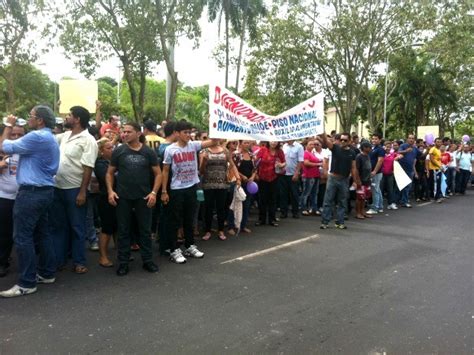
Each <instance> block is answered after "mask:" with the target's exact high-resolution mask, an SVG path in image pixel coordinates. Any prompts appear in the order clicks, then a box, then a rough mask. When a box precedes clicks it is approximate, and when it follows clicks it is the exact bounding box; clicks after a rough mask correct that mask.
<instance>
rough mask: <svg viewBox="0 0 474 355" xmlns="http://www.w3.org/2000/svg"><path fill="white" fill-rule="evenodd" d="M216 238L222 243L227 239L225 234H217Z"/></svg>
mask: <svg viewBox="0 0 474 355" xmlns="http://www.w3.org/2000/svg"><path fill="white" fill-rule="evenodd" d="M217 238H219V239H220V240H222V241H224V240H226V239H227V237H226V236H225V234H219V235H218V236H217Z"/></svg>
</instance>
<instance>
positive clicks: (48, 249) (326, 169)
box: [0, 105, 474, 297]
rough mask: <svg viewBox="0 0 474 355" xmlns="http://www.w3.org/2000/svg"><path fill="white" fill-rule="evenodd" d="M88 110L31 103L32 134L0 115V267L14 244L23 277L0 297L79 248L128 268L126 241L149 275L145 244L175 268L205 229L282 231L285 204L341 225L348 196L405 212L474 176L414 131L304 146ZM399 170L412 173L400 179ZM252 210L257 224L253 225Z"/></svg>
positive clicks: (60, 265)
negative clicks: (63, 110)
mask: <svg viewBox="0 0 474 355" xmlns="http://www.w3.org/2000/svg"><path fill="white" fill-rule="evenodd" d="M98 108H100V106H98ZM97 111H98V114H97V115H96V120H95V126H90V125H89V122H90V118H91V117H90V113H89V112H88V111H87V110H86V109H85V108H83V107H80V106H75V107H72V108H71V109H70V112H69V114H68V115H67V116H66V118H65V119H64V122H62V123H60V124H58V122H57V121H56V118H55V116H54V113H53V112H52V110H51V109H50V108H49V107H47V106H43V105H39V106H36V107H34V108H33V109H32V110H31V112H30V115H29V119H28V130H26V127H25V126H20V125H19V124H18V121H17V119H16V117H14V116H9V117H8V118H7V120H6V122H5V125H4V127H3V132H2V134H1V138H0V156H1V158H0V226H1V227H0V277H2V276H5V275H6V274H7V272H8V270H9V266H10V263H11V260H12V255H11V254H12V249H13V246H14V247H15V255H16V263H17V269H18V274H19V275H18V282H17V283H16V284H15V285H14V286H13V287H12V288H10V289H8V290H6V291H2V292H0V296H2V297H16V296H21V295H27V294H31V293H34V292H36V291H37V284H52V283H54V282H55V281H56V273H57V271H59V270H64V269H65V268H67V267H68V266H69V265H70V264H71V260H72V270H73V272H75V273H77V274H85V273H87V272H88V268H87V260H86V259H87V253H86V250H87V247H89V248H90V249H91V250H97V251H98V253H99V257H98V263H99V265H100V266H102V267H104V268H111V267H114V266H115V270H116V274H117V275H118V276H125V275H127V274H128V273H129V271H130V270H129V263H130V262H131V261H132V260H133V259H134V257H133V255H132V253H131V251H133V250H136V251H139V253H140V255H141V259H142V265H143V269H144V270H145V271H147V272H150V273H155V272H157V271H158V266H157V265H156V263H155V262H154V259H156V258H154V257H153V243H155V242H156V243H158V244H159V253H160V255H162V256H166V257H168V258H169V259H170V260H171V261H172V262H174V263H177V264H183V263H185V262H186V261H187V258H198V259H199V258H202V257H203V256H204V252H203V251H202V248H201V246H202V245H203V243H204V242H206V241H208V240H209V239H211V238H212V237H213V235H214V236H216V237H217V238H218V239H219V240H221V241H225V240H227V238H229V237H232V236H235V235H237V234H251V233H253V231H252V229H253V227H260V226H265V225H267V226H271V227H278V226H279V224H280V223H282V222H283V220H284V219H286V218H289V217H290V213H291V217H292V218H294V219H300V218H311V216H320V218H321V225H320V228H321V229H327V228H329V227H330V222H331V221H332V220H335V225H334V226H335V228H337V229H347V225H346V223H345V221H346V220H347V219H348V218H349V216H351V215H352V205H353V204H354V205H355V213H354V214H353V215H354V217H355V218H357V219H367V218H372V217H374V216H375V215H377V214H380V213H383V212H384V209H385V208H387V209H389V210H397V209H398V208H400V207H404V208H411V207H412V205H413V204H412V202H410V201H416V202H420V201H428V200H430V199H433V200H434V201H436V202H437V203H441V202H443V200H444V199H447V198H450V197H451V196H453V195H454V194H459V195H463V194H465V192H466V188H467V186H468V184H469V182H470V183H471V184H472V183H473V181H472V174H473V165H474V159H473V150H472V147H471V145H470V143H469V142H457V143H456V142H454V141H451V140H450V139H448V138H443V139H439V138H437V139H436V140H435V141H434V142H433V144H430V145H428V144H426V142H425V141H424V140H423V139H415V136H414V135H408V137H406V139H404V140H393V141H392V140H390V141H389V140H383V139H382V137H381V136H380V135H378V134H373V135H372V137H370V138H371V141H370V142H369V141H368V140H365V139H362V140H360V141H359V137H358V136H357V135H356V134H349V133H341V134H337V133H336V132H332V133H331V135H329V136H327V135H326V134H320V135H315V136H314V137H308V138H306V139H304V140H303V141H301V142H297V141H287V142H263V141H260V142H256V141H251V140H221V139H208V134H207V133H206V132H200V131H198V130H196V129H195V128H193V127H192V125H191V124H190V123H189V122H187V121H185V120H180V121H170V122H165V121H163V122H162V124H161V126H157V125H156V124H155V123H154V122H152V121H146V122H145V123H144V125H143V127H142V126H140V125H139V124H137V123H134V122H127V123H125V124H123V125H122V124H121V121H120V117H118V116H116V115H112V116H111V117H110V118H109V120H108V122H107V123H105V124H102V123H101V117H100V110H97ZM398 167H400V168H401V169H402V170H403V173H404V174H405V175H406V177H408V179H409V183H408V184H405V185H406V186H403V188H401V189H399V188H398V186H399V185H398V184H397V181H396V180H397V179H396V178H395V177H394V176H395V175H396V174H397V168H398ZM385 199H386V201H387V203H385V202H384V201H385ZM354 200H355V203H353V202H352V201H354ZM252 208H255V209H258V220H257V221H256V222H255V223H254V225H252V226H251V225H250V223H249V213H250V211H251V209H252ZM277 212H279V215H277ZM214 221H216V222H217V225H216V226H215V227H214V226H213V223H214ZM198 239H199V240H201V241H202V243H201V246H199V247H198V245H197V240H198ZM111 241H114V245H115V248H116V254H117V255H116V257H115V256H114V257H112V256H111V253H112V251H111V249H110V243H111Z"/></svg>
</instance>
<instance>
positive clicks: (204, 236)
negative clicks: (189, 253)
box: [202, 233, 211, 240]
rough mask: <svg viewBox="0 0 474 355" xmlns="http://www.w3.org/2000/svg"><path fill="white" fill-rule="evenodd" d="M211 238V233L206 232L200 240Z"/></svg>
mask: <svg viewBox="0 0 474 355" xmlns="http://www.w3.org/2000/svg"><path fill="white" fill-rule="evenodd" d="M209 239H211V233H206V234H204V235H203V236H202V240H209Z"/></svg>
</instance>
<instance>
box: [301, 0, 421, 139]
mask: <svg viewBox="0 0 474 355" xmlns="http://www.w3.org/2000/svg"><path fill="white" fill-rule="evenodd" d="M328 6H329V9H330V11H332V12H333V13H334V15H333V16H332V17H331V18H330V20H329V21H328V23H323V22H322V21H321V19H320V18H319V17H318V6H317V2H316V1H314V2H313V7H312V8H308V7H306V8H304V7H303V8H301V9H300V12H301V13H303V14H304V15H305V16H306V18H307V19H308V20H309V24H308V25H307V26H305V32H306V38H307V43H308V48H309V49H310V52H309V54H310V55H311V56H313V57H314V60H313V61H312V64H313V67H312V68H313V69H314V70H316V71H317V72H318V74H319V75H320V77H321V78H322V84H323V87H324V89H325V93H326V95H327V96H328V97H329V100H330V101H331V102H332V103H333V105H334V106H335V107H336V111H337V114H338V116H339V119H340V122H341V125H342V127H343V129H344V130H346V131H348V130H349V129H350V127H351V125H352V124H353V123H354V120H355V112H356V110H357V107H358V105H359V102H360V100H361V97H362V94H363V90H364V85H365V83H366V82H367V80H370V79H371V78H373V76H374V75H375V66H376V65H377V64H379V63H381V62H383V61H384V59H385V56H386V54H387V52H388V51H390V50H391V48H394V47H398V46H400V45H401V44H404V43H406V41H407V40H408V41H410V40H411V39H412V38H414V36H415V34H416V31H417V30H418V26H417V24H416V17H415V15H416V16H419V15H420V13H419V12H418V11H419V7H418V6H417V5H416V4H413V3H411V2H410V3H408V2H406V3H404V2H393V1H389V0H368V1H367V0H353V1H341V0H330V1H328Z"/></svg>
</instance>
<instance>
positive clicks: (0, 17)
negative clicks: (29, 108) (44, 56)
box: [0, 0, 46, 113]
mask: <svg viewBox="0 0 474 355" xmlns="http://www.w3.org/2000/svg"><path fill="white" fill-rule="evenodd" d="M43 9H44V4H43V2H42V1H31V0H15V1H2V2H1V4H0V42H1V44H0V46H1V50H0V77H2V78H3V80H4V81H5V83H6V89H7V91H6V94H7V99H6V102H5V105H6V111H7V112H11V113H15V109H16V108H17V104H16V100H17V97H16V95H15V94H16V89H15V86H16V85H17V82H16V78H17V74H18V70H20V68H19V65H20V63H29V62H31V61H33V60H34V59H35V58H36V49H35V46H34V43H33V42H32V41H29V40H28V38H27V34H28V33H31V32H34V31H40V29H39V28H38V21H36V20H34V19H36V18H37V16H38V17H40V16H41V13H42V11H43ZM45 33H46V32H44V34H45Z"/></svg>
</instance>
